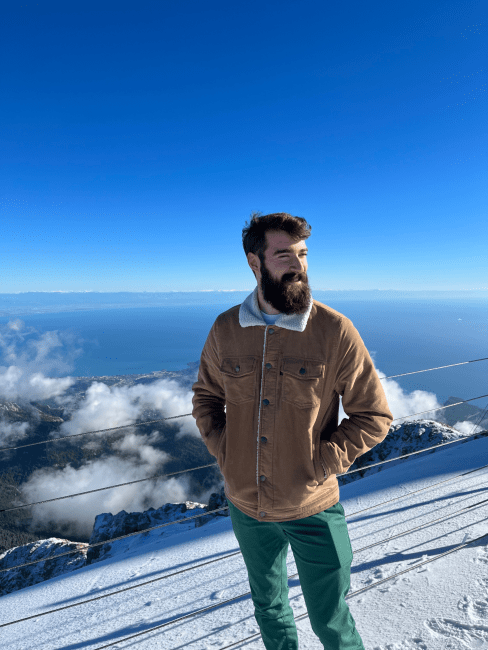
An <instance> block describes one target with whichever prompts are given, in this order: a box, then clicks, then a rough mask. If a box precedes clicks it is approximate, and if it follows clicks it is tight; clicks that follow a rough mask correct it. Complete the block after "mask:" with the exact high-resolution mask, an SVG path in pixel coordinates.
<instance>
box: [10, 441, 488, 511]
mask: <svg viewBox="0 0 488 650" xmlns="http://www.w3.org/2000/svg"><path fill="white" fill-rule="evenodd" d="M486 435H488V431H479V432H478V433H470V434H469V436H463V437H462V438H458V439H457V440H449V441H448V442H441V443H439V444H438V445H434V446H433V447H426V448H425V449H419V450H418V451H411V452H410V453H409V454H404V455H403V456H397V457H396V458H389V459H388V460H382V461H380V462H379V463H373V464H372V465H366V466H365V467H359V468H358V469H352V470H350V471H349V470H348V471H347V472H344V474H338V475H337V476H347V475H348V474H354V472H360V471H361V470H366V469H369V468H370V467H377V466H378V465H384V464H385V463H392V462H393V461H394V460H400V459H401V458H408V457H409V456H415V454H423V453H424V451H431V450H432V449H437V448H438V447H445V446H446V445H453V444H455V443H456V442H459V443H462V442H464V441H465V440H467V439H468V438H472V437H473V436H486ZM0 512H1V511H0Z"/></svg>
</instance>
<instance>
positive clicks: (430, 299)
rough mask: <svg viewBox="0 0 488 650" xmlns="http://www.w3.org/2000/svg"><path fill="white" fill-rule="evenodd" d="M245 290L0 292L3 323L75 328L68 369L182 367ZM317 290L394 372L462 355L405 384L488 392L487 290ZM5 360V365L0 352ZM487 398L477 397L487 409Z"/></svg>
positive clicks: (106, 371)
mask: <svg viewBox="0 0 488 650" xmlns="http://www.w3.org/2000/svg"><path fill="white" fill-rule="evenodd" d="M248 293H250V292H249V291H247V292H195V293H191V294H190V293H187V294H184V293H178V294H177V293H172V294H157V295H158V296H159V297H158V298H157V299H156V298H155V295H154V294H152V295H151V294H110V296H109V295H108V294H94V295H91V294H68V295H66V294H64V295H62V296H60V297H58V299H53V294H41V293H36V294H22V295H20V294H3V295H2V294H0V329H1V328H3V327H4V326H5V325H6V324H7V323H8V322H9V321H12V320H15V319H19V320H21V321H22V322H23V323H24V324H25V327H27V328H31V330H32V331H36V332H37V333H38V335H39V336H40V335H42V334H43V333H45V332H49V331H58V332H64V333H68V334H69V335H70V336H71V338H72V340H73V341H75V342H76V346H77V347H78V348H79V349H80V350H81V351H82V352H81V354H79V355H78V356H77V357H76V358H75V359H74V360H72V365H71V371H70V373H69V374H70V375H71V376H77V377H91V376H97V377H100V376H107V375H108V376H112V375H129V374H144V373H150V372H153V371H157V370H182V369H185V368H186V367H187V364H189V363H192V362H196V361H198V360H199V359H200V355H201V351H202V347H203V345H204V343H205V340H206V337H207V335H208V332H209V330H210V328H211V326H212V323H213V322H214V320H215V318H216V317H217V316H218V315H219V314H220V313H221V312H223V311H225V310H226V309H229V308H230V307H232V306H233V305H236V304H240V303H241V302H242V301H243V300H244V299H245V297H246V296H247V295H248ZM312 293H313V297H314V298H315V299H316V300H319V301H320V302H323V303H324V304H327V305H329V306H330V307H332V308H333V309H336V310H337V311H339V312H341V313H342V314H344V315H345V316H347V317H348V318H349V319H351V320H352V322H353V323H354V325H355V327H356V328H357V329H358V331H359V333H360V334H361V337H362V339H363V341H364V342H365V344H366V347H367V348H368V350H369V352H370V354H371V355H372V357H373V359H374V361H375V364H376V367H377V368H378V369H379V370H381V371H382V372H384V373H385V374H386V375H388V376H390V375H397V374H403V373H409V372H414V371H417V370H423V369H428V368H433V367H439V366H445V365H450V364H461V363H463V365H458V366H454V367H451V368H445V369H439V370H433V371H430V372H424V373H420V374H415V375H410V376H408V375H407V376H405V377H399V378H397V379H396V381H398V383H399V385H400V386H401V387H402V389H403V390H405V391H406V392H412V391H414V390H422V391H430V392H433V393H435V394H436V395H437V398H438V399H439V401H441V402H444V401H445V400H446V399H447V398H448V397H450V396H454V397H460V398H462V399H470V398H472V397H477V396H480V395H486V394H488V361H478V362H475V363H464V362H467V361H474V360H476V359H480V358H484V357H488V299H487V298H488V294H486V295H469V294H461V295H457V294H453V293H450V292H437V293H436V292H433V293H432V292H431V293H429V292H405V293H400V292H397V293H395V292H360V291H358V292H347V291H345V292H341V291H335V292H334V291H324V292H319V291H316V292H312ZM19 295H20V298H19ZM128 296H129V297H128ZM141 296H142V297H141ZM55 298H56V297H55ZM58 352H59V351H58ZM0 353H1V350H0ZM66 356H67V359H68V358H69V357H70V352H69V351H68V350H66ZM2 365H3V366H5V365H8V363H6V359H5V358H3V359H2V358H1V357H0V366H2ZM486 401H487V399H486V398H485V400H480V401H479V402H478V401H476V402H473V405H476V406H479V407H483V408H484V406H485V404H486Z"/></svg>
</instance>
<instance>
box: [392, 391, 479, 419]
mask: <svg viewBox="0 0 488 650" xmlns="http://www.w3.org/2000/svg"><path fill="white" fill-rule="evenodd" d="M483 397H488V395H480V396H479V397H471V399H462V400H461V401H460V402H455V403H454V404H448V405H447V406H438V407H437V408H435V409H429V410H428V411H420V413H412V414H411V415H404V416H402V417H401V418H395V419H394V420H392V423H393V422H398V421H399V420H406V419H407V418H413V417H414V416H415V415H423V414H424V413H432V412H433V411H442V410H443V409H449V408H451V406H458V405H459V404H465V403H466V402H474V401H475V400H477V399H482V398H483Z"/></svg>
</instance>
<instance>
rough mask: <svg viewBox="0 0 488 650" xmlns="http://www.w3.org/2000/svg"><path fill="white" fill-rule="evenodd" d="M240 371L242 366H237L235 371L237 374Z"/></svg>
mask: <svg viewBox="0 0 488 650" xmlns="http://www.w3.org/2000/svg"><path fill="white" fill-rule="evenodd" d="M240 369H241V367H240V366H236V367H235V368H234V370H235V371H236V372H239V370H240ZM300 372H301V371H300Z"/></svg>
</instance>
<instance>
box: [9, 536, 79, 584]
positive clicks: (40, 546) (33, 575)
mask: <svg viewBox="0 0 488 650" xmlns="http://www.w3.org/2000/svg"><path fill="white" fill-rule="evenodd" d="M87 549H88V544H82V543H79V542H70V541H69V540H67V539H58V538H57V537H51V538H50V539H43V540H39V541H38V542H31V543H30V544H25V545H24V546H17V547H16V548H11V549H9V550H8V551H6V552H5V553H2V554H1V555H0V596H4V595H5V594H10V593H12V592H13V591H18V590H19V589H24V588H25V587H29V586H30V585H36V584H38V583H39V582H43V581H44V580H49V578H54V577H55V576H59V575H61V574H62V573H69V572H70V571H75V570H76V569H79V568H81V567H82V566H85V564H86V555H87ZM74 550H76V551H77V552H76V553H72V554H70V555H64V556H63V557H59V558H57V557H56V558H55V559H54V560H48V561H44V562H38V563H37V564H32V565H31V566H26V567H22V568H20V569H12V570H10V571H4V569H8V568H9V567H16V566H18V565H19V564H24V563H27V562H34V561H36V560H40V559H42V558H48V557H52V556H57V555H60V554H61V553H66V551H74Z"/></svg>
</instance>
